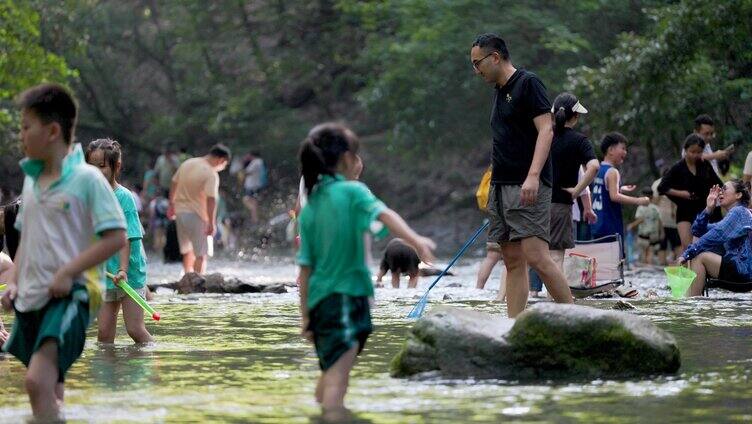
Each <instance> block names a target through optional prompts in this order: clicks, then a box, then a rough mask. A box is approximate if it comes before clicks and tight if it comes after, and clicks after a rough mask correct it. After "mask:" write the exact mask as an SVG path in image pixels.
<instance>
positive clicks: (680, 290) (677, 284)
mask: <svg viewBox="0 0 752 424" xmlns="http://www.w3.org/2000/svg"><path fill="white" fill-rule="evenodd" d="M663 271H665V272H666V277H667V278H668V286H669V287H670V288H671V295H672V296H674V298H675V299H681V298H682V297H685V296H686V294H687V290H689V286H691V285H692V281H694V280H695V277H697V274H696V273H695V272H694V271H692V270H691V269H689V268H684V267H682V266H667V267H666V268H664V269H663Z"/></svg>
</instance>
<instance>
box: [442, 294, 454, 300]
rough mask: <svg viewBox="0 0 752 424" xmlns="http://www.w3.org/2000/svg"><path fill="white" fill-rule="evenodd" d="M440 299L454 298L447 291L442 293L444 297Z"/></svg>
mask: <svg viewBox="0 0 752 424" xmlns="http://www.w3.org/2000/svg"><path fill="white" fill-rule="evenodd" d="M441 300H454V298H453V297H452V295H450V294H449V293H447V294H445V295H444V297H443V298H442V299H441Z"/></svg>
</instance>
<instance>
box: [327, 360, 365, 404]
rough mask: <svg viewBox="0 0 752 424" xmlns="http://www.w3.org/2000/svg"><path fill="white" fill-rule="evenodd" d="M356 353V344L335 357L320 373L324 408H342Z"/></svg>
mask: <svg viewBox="0 0 752 424" xmlns="http://www.w3.org/2000/svg"><path fill="white" fill-rule="evenodd" d="M357 355H358V346H357V345H356V346H353V347H352V348H351V349H350V350H348V351H347V352H345V353H344V354H343V355H342V356H340V357H339V359H337V362H335V363H334V365H332V366H331V367H330V368H329V369H328V370H326V371H325V372H324V374H323V375H322V379H323V383H324V390H323V398H322V402H321V406H322V407H323V408H324V410H336V409H342V408H344V406H345V404H344V400H345V394H346V393H347V386H348V384H349V382H350V370H352V367H353V364H355V357H356V356H357Z"/></svg>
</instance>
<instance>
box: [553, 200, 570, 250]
mask: <svg viewBox="0 0 752 424" xmlns="http://www.w3.org/2000/svg"><path fill="white" fill-rule="evenodd" d="M550 233H551V239H550V240H549V245H548V248H549V249H551V250H566V249H571V248H573V247H574V233H573V231H572V205H567V204H564V203H551V232H550Z"/></svg>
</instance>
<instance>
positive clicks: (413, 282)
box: [407, 269, 420, 289]
mask: <svg viewBox="0 0 752 424" xmlns="http://www.w3.org/2000/svg"><path fill="white" fill-rule="evenodd" d="M408 275H409V276H410V281H408V282H407V287H408V288H411V289H414V288H416V287H418V276H419V275H420V273H419V272H418V270H417V269H416V270H414V271H410V274H408Z"/></svg>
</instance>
